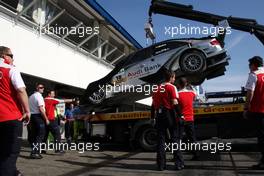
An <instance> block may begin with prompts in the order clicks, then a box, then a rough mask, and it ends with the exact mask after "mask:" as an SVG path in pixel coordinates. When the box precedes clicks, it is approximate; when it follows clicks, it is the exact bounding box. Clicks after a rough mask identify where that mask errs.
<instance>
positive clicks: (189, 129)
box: [184, 121, 198, 156]
mask: <svg viewBox="0 0 264 176" xmlns="http://www.w3.org/2000/svg"><path fill="white" fill-rule="evenodd" d="M184 132H185V134H186V139H187V142H189V143H196V142H197V140H196V134H195V129H194V122H192V121H187V122H184ZM191 152H192V154H193V155H194V156H198V151H191Z"/></svg>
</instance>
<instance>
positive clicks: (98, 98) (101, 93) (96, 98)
mask: <svg viewBox="0 0 264 176" xmlns="http://www.w3.org/2000/svg"><path fill="white" fill-rule="evenodd" d="M105 97H106V91H105V89H99V90H97V91H95V92H94V93H92V95H90V96H89V101H90V102H91V103H92V104H100V103H102V101H103V100H104V99H105Z"/></svg>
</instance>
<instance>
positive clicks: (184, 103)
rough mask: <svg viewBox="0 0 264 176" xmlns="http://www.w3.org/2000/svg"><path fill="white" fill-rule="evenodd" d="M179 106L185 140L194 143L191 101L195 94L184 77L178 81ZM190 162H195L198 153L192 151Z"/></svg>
mask: <svg viewBox="0 0 264 176" xmlns="http://www.w3.org/2000/svg"><path fill="white" fill-rule="evenodd" d="M178 88H179V98H178V101H179V106H180V108H181V111H182V115H183V118H184V123H183V129H184V131H185V134H186V139H187V140H188V142H190V143H196V135H195V129H194V112H193V101H194V100H195V98H196V96H197V94H196V92H195V90H194V89H193V88H192V87H191V86H188V81H187V79H186V78H185V77H181V78H180V79H179V84H178ZM192 153H193V158H192V160H197V159H198V158H199V155H198V151H192Z"/></svg>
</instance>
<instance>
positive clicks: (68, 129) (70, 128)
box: [65, 121, 74, 140]
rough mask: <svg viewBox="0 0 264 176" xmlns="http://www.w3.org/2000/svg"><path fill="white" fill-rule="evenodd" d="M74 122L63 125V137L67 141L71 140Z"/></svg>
mask: <svg viewBox="0 0 264 176" xmlns="http://www.w3.org/2000/svg"><path fill="white" fill-rule="evenodd" d="M73 123H74V121H67V122H66V124H65V137H66V139H67V140H69V139H72V138H73V134H74V129H73Z"/></svg>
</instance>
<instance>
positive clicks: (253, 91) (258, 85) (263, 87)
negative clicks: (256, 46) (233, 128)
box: [244, 56, 264, 169]
mask: <svg viewBox="0 0 264 176" xmlns="http://www.w3.org/2000/svg"><path fill="white" fill-rule="evenodd" d="M248 61H249V69H250V73H249V76H248V80H247V83H246V86H245V88H246V90H247V96H246V103H245V107H244V116H245V117H246V116H249V117H250V118H252V119H254V120H256V122H257V123H256V124H257V130H258V146H259V149H260V151H261V155H262V156H261V160H260V162H259V163H258V164H257V165H254V166H253V167H252V168H253V169H264V68H263V59H262V58H261V57H260V56H254V57H252V58H251V59H249V60H248Z"/></svg>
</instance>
